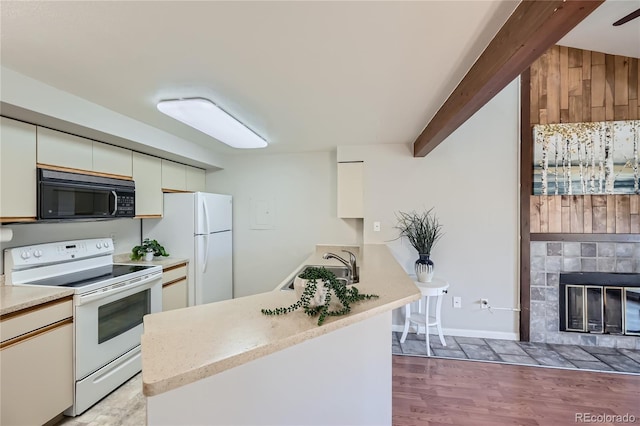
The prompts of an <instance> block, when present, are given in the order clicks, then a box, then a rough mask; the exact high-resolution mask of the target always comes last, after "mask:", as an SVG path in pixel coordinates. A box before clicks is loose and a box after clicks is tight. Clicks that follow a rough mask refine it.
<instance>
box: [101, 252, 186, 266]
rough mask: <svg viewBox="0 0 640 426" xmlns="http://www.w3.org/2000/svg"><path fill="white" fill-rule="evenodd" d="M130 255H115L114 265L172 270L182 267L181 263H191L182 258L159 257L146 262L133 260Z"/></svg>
mask: <svg viewBox="0 0 640 426" xmlns="http://www.w3.org/2000/svg"><path fill="white" fill-rule="evenodd" d="M129 256H130V254H129V253H121V254H114V255H113V263H135V264H139V265H159V266H162V268H163V269H166V268H171V267H172V266H176V265H180V264H181V263H189V259H185V258H182V257H171V256H169V257H161V256H160V257H157V258H155V259H153V260H152V261H150V262H147V261H146V260H131V258H130V257H129Z"/></svg>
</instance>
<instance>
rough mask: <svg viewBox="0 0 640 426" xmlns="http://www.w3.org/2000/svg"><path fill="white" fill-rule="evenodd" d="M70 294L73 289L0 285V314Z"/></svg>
mask: <svg viewBox="0 0 640 426" xmlns="http://www.w3.org/2000/svg"><path fill="white" fill-rule="evenodd" d="M71 295H73V289H69V288H53V287H35V286H34V287H31V286H21V285H3V286H0V315H6V314H10V313H12V312H16V311H20V310H22V309H27V308H31V307H32V306H37V305H40V304H42V303H46V302H50V301H52V300H56V299H61V298H63V297H66V296H71Z"/></svg>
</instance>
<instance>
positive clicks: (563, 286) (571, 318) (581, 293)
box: [558, 272, 640, 336]
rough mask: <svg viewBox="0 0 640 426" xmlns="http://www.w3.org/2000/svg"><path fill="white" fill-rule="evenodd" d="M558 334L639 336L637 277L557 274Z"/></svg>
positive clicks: (639, 305) (639, 314)
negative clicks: (558, 276) (558, 283)
mask: <svg viewBox="0 0 640 426" xmlns="http://www.w3.org/2000/svg"><path fill="white" fill-rule="evenodd" d="M558 298H559V301H560V303H559V304H558V308H559V311H558V315H559V318H560V331H567V332H578V333H598V334H612V335H629V336H640V274H629V273H628V274H624V273H604V272H578V273H562V274H560V285H559V294H558Z"/></svg>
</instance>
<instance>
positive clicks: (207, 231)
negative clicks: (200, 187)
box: [202, 198, 211, 274]
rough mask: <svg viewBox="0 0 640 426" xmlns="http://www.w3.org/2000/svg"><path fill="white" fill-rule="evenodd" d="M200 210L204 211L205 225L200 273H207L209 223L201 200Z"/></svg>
mask: <svg viewBox="0 0 640 426" xmlns="http://www.w3.org/2000/svg"><path fill="white" fill-rule="evenodd" d="M202 209H203V210H204V221H205V224H206V227H207V228H206V234H205V243H204V259H203V260H202V273H203V274H204V273H205V272H207V264H208V263H209V232H210V231H211V229H210V226H211V224H210V223H209V208H208V207H207V202H206V200H205V199H204V198H203V199H202Z"/></svg>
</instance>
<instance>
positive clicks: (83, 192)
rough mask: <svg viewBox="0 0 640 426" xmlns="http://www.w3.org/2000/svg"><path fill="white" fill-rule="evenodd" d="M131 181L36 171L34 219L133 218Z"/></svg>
mask: <svg viewBox="0 0 640 426" xmlns="http://www.w3.org/2000/svg"><path fill="white" fill-rule="evenodd" d="M135 198H136V191H135V183H134V182H133V181H132V180H125V179H115V178H110V177H102V176H92V175H84V174H80V173H70V172H64V171H58V170H49V169H40V168H39V169H38V219H47V220H56V219H94V218H97V219H109V218H120V217H134V216H135V214H136V211H135V204H136V203H135Z"/></svg>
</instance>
